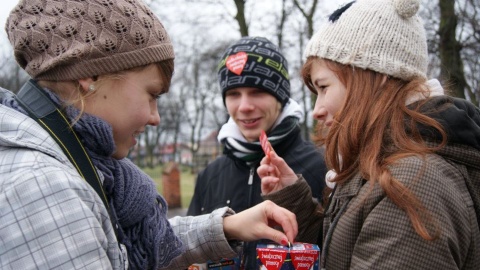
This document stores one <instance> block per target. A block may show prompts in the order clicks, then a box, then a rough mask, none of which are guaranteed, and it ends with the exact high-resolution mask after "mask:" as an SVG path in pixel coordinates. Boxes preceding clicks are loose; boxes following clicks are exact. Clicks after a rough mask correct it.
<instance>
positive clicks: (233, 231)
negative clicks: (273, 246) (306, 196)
mask: <svg viewBox="0 0 480 270" xmlns="http://www.w3.org/2000/svg"><path fill="white" fill-rule="evenodd" d="M275 226H281V227H282V229H283V232H282V231H279V230H277V229H274V228H273V227H275ZM223 230H224V232H225V236H226V237H227V239H229V240H231V239H235V240H242V241H246V242H250V241H255V240H260V239H270V240H273V241H275V242H277V243H279V244H282V245H286V244H287V243H288V242H291V243H293V241H294V239H295V237H296V236H297V233H298V224H297V220H296V217H295V214H293V213H292V212H290V211H288V210H287V209H285V208H283V207H280V206H278V205H276V204H275V203H273V202H272V201H268V200H267V201H264V202H262V203H260V204H257V205H255V206H253V207H251V208H248V209H246V210H244V211H242V212H240V213H237V214H235V215H231V216H227V217H225V218H224V219H223Z"/></svg>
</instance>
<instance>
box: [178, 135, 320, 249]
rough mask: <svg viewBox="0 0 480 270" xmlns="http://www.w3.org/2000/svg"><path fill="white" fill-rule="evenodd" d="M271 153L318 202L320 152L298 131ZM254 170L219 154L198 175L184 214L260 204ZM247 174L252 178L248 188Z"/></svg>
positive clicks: (237, 210) (255, 166)
mask: <svg viewBox="0 0 480 270" xmlns="http://www.w3.org/2000/svg"><path fill="white" fill-rule="evenodd" d="M274 150H275V152H276V153H277V154H278V155H279V156H281V157H282V158H284V159H285V161H286V162H287V163H288V165H289V166H290V167H291V168H292V169H293V170H294V171H295V172H298V173H301V174H302V175H303V176H304V178H305V179H306V181H307V183H308V184H309V186H310V188H311V191H312V194H313V197H314V198H316V199H319V200H320V199H321V196H322V191H323V188H324V186H325V180H324V179H325V174H326V166H325V164H324V159H323V155H322V154H321V152H320V150H318V149H316V148H315V146H314V145H313V144H312V143H310V142H306V141H305V140H303V139H302V137H301V135H300V132H299V129H297V130H296V131H295V132H293V133H292V136H290V138H289V139H288V140H287V141H285V142H284V143H282V144H281V145H279V146H278V147H275V149H274ZM257 168H258V164H256V165H253V166H248V165H247V164H246V163H245V162H244V161H241V160H239V159H236V158H233V157H231V156H226V155H223V156H221V157H219V158H217V159H216V160H215V161H213V162H212V163H211V164H209V165H208V166H207V167H206V168H205V169H204V170H203V171H202V172H200V173H199V175H198V177H197V181H196V184H195V193H194V195H193V198H192V201H191V204H190V207H189V209H188V212H187V215H201V214H206V213H210V212H212V211H213V210H215V209H217V208H220V207H224V206H228V207H230V208H232V209H233V210H234V211H235V212H240V211H242V210H245V209H247V208H249V207H251V206H253V205H256V204H258V203H260V202H262V201H263V199H262V197H261V187H260V178H259V177H258V174H257V171H256V170H257ZM250 175H252V177H253V178H252V179H253V181H252V184H251V185H250V184H249V177H250ZM254 248H255V246H254V245H253V244H251V245H250V246H249V247H248V248H247V249H250V252H252V254H253V255H252V256H255V254H254V252H255V250H254Z"/></svg>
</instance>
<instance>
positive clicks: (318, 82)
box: [313, 77, 327, 85]
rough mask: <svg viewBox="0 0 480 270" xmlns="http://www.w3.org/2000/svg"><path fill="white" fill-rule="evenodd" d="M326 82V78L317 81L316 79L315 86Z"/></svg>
mask: <svg viewBox="0 0 480 270" xmlns="http://www.w3.org/2000/svg"><path fill="white" fill-rule="evenodd" d="M326 80H327V78H326V77H321V78H317V79H315V81H313V84H314V85H319V84H321V83H324V81H326Z"/></svg>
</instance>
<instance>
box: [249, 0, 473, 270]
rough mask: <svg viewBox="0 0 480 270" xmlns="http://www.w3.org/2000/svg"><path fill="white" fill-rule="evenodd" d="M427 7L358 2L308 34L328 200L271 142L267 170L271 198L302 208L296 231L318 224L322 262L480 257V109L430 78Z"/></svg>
mask: <svg viewBox="0 0 480 270" xmlns="http://www.w3.org/2000/svg"><path fill="white" fill-rule="evenodd" d="M418 7H419V3H418V1H415V0H360V1H357V2H352V3H350V4H347V5H345V6H343V7H341V8H340V9H338V10H337V11H335V12H334V13H333V14H332V15H331V16H330V17H329V22H328V23H326V24H325V25H323V26H322V27H321V28H320V30H319V31H318V32H317V33H316V34H315V35H314V36H313V37H312V39H311V40H310V42H309V43H308V45H307V48H306V51H305V57H306V62H305V64H304V66H303V68H302V77H303V80H304V83H305V84H306V85H307V86H308V88H309V90H310V91H311V92H312V93H313V94H314V95H316V102H315V108H314V110H313V117H314V119H315V120H317V122H318V125H317V126H316V130H315V136H314V140H315V142H316V143H317V145H319V146H322V147H325V162H326V164H327V167H328V168H329V169H330V171H329V173H328V174H327V177H326V178H327V185H328V186H329V187H331V194H329V196H326V197H328V201H326V202H325V203H324V204H320V203H315V202H312V200H311V195H310V191H309V190H308V187H307V186H306V185H305V183H304V180H303V179H302V178H303V177H302V176H301V175H296V174H295V172H294V171H293V170H291V169H290V168H289V167H288V166H286V164H285V163H284V162H283V160H282V159H281V158H280V157H278V156H277V155H276V154H274V153H272V154H271V155H270V159H266V158H265V159H263V160H262V162H261V163H262V165H261V166H260V167H259V169H258V174H259V176H260V177H261V178H262V193H263V197H264V198H265V199H271V200H273V201H274V202H276V203H278V204H279V205H281V206H283V207H286V208H287V209H290V210H292V211H293V212H294V213H296V215H297V220H298V223H299V228H302V230H300V233H299V235H298V237H301V236H302V235H304V234H306V233H310V234H311V231H312V230H316V231H317V232H318V233H319V235H318V238H316V239H311V241H310V242H312V243H318V244H319V245H320V246H321V250H322V258H321V265H322V268H324V269H477V268H478V265H480V258H479V256H478V254H480V231H479V220H480V219H479V215H480V200H479V198H480V189H479V185H480V110H479V109H478V108H477V107H475V106H474V105H473V104H471V103H470V102H468V101H466V100H462V99H457V98H453V97H449V96H446V95H444V94H443V92H444V90H443V89H442V87H441V85H440V83H439V82H438V81H437V80H428V81H427V78H426V69H427V68H426V67H427V64H428V63H427V59H428V54H427V49H426V38H425V34H424V30H423V25H422V23H421V20H420V19H419V18H418V16H416V15H415V13H416V12H417V10H418ZM365 18H368V20H365ZM405 37H408V38H405ZM312 204H316V208H315V211H313V212H312V211H311V210H308V209H312V207H311V205H312ZM305 224H308V226H305Z"/></svg>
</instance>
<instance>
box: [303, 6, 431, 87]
mask: <svg viewBox="0 0 480 270" xmlns="http://www.w3.org/2000/svg"><path fill="white" fill-rule="evenodd" d="M419 1H420V0H358V1H354V2H351V3H349V4H347V5H345V6H343V7H341V8H339V9H338V10H336V11H335V12H333V13H332V15H330V17H329V20H328V22H327V23H325V24H323V25H322V26H321V27H320V29H319V30H318V32H316V33H315V35H314V36H313V37H312V38H311V39H310V41H309V42H308V45H307V48H306V50H305V52H304V57H305V58H307V57H309V56H318V57H320V58H324V59H329V60H332V61H335V62H339V63H342V64H346V65H352V66H355V67H359V68H362V69H370V70H373V71H377V72H380V73H383V74H387V75H390V76H393V77H396V78H400V79H403V80H407V81H409V80H412V79H414V78H418V77H420V78H424V79H426V73H427V66H428V51H427V39H426V36H425V29H424V27H423V22H422V20H421V19H420V18H419V17H418V16H417V15H416V14H417V12H418V10H419V7H420V3H419Z"/></svg>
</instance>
